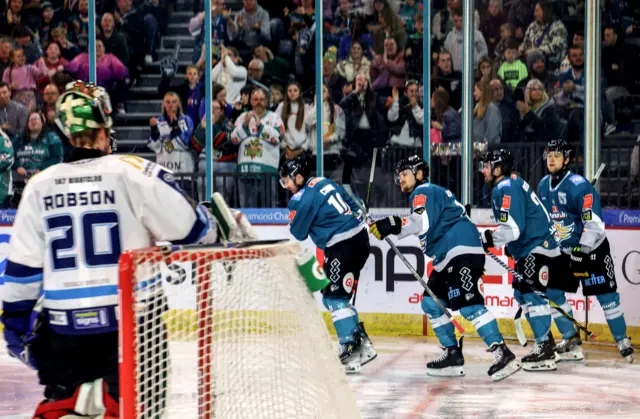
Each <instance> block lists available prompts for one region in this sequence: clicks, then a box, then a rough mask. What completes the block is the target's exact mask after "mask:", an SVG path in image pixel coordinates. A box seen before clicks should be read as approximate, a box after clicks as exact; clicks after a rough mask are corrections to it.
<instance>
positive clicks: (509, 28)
mask: <svg viewBox="0 0 640 419" xmlns="http://www.w3.org/2000/svg"><path fill="white" fill-rule="evenodd" d="M512 39H513V40H515V35H514V28H513V25H512V24H511V23H503V24H502V25H501V26H500V41H499V42H498V43H497V45H496V46H495V49H494V51H493V68H494V69H495V70H496V71H498V69H499V68H500V66H501V65H502V63H504V61H505V60H504V53H505V51H506V49H507V43H508V42H509V41H510V40H512Z"/></svg>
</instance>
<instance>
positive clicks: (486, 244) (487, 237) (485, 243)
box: [480, 230, 494, 252]
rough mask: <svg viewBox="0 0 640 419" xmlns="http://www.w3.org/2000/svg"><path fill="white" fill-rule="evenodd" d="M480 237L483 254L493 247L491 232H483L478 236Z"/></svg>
mask: <svg viewBox="0 0 640 419" xmlns="http://www.w3.org/2000/svg"><path fill="white" fill-rule="evenodd" d="M480 237H481V239H482V248H483V249H484V251H485V252H488V251H489V248H490V247H494V246H493V231H491V230H485V231H484V233H483V234H482V236H480Z"/></svg>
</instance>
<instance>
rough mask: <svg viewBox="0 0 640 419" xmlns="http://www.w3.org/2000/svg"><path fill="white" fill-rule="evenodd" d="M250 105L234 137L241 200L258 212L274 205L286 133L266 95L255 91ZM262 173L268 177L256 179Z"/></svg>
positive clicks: (261, 91)
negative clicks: (268, 110)
mask: <svg viewBox="0 0 640 419" xmlns="http://www.w3.org/2000/svg"><path fill="white" fill-rule="evenodd" d="M249 1H255V0H249ZM245 4H246V1H245ZM254 89H255V88H254ZM250 102H251V107H252V110H250V111H247V112H244V113H243V114H241V115H240V116H239V117H238V119H237V120H236V123H235V128H234V130H233V133H232V134H231V140H232V141H233V143H234V144H238V145H239V150H238V170H239V172H240V173H242V175H241V178H240V186H241V193H240V196H241V197H242V198H243V202H242V206H243V207H244V208H256V207H257V206H258V203H259V202H262V203H264V204H265V206H269V205H273V200H274V199H275V197H276V178H277V173H278V164H279V162H280V141H282V137H283V135H284V131H285V129H284V124H283V123H282V119H281V118H280V116H279V115H278V113H277V112H267V92H265V91H264V90H261V89H255V90H253V91H252V92H251V96H250ZM261 173H264V174H266V175H264V176H256V175H259V174H261ZM265 192H266V194H265Z"/></svg>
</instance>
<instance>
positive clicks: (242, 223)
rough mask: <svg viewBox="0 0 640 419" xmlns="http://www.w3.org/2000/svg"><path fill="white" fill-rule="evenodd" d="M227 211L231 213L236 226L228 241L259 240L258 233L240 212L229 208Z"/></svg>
mask: <svg viewBox="0 0 640 419" xmlns="http://www.w3.org/2000/svg"><path fill="white" fill-rule="evenodd" d="M229 211H231V214H232V215H233V218H235V220H236V223H237V224H238V228H236V229H235V230H234V231H233V232H232V233H231V236H230V237H229V240H230V241H232V242H234V241H256V240H258V239H259V237H258V233H257V232H256V230H255V229H254V228H253V226H252V225H251V223H250V222H249V220H247V217H246V216H245V215H244V214H243V213H242V211H239V210H236V209H232V208H230V209H229Z"/></svg>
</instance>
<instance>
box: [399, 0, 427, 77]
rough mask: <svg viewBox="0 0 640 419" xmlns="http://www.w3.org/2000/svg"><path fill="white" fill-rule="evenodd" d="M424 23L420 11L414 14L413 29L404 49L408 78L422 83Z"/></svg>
mask: <svg viewBox="0 0 640 419" xmlns="http://www.w3.org/2000/svg"><path fill="white" fill-rule="evenodd" d="M423 42H424V24H423V17H422V12H418V14H416V15H415V31H414V32H413V33H412V34H411V35H409V39H408V40H407V46H406V48H405V50H404V64H405V71H406V75H407V77H408V78H412V79H414V80H418V81H419V82H421V83H422V72H423V64H424V63H423V61H422V55H423V54H422V48H423V46H424V44H423Z"/></svg>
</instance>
